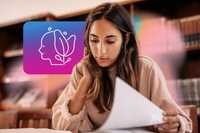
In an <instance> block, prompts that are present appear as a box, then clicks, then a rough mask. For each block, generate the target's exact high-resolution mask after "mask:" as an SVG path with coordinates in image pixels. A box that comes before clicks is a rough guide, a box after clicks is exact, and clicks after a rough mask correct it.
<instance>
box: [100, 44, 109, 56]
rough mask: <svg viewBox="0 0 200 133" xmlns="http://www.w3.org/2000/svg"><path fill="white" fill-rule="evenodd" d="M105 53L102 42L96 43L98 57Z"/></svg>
mask: <svg viewBox="0 0 200 133" xmlns="http://www.w3.org/2000/svg"><path fill="white" fill-rule="evenodd" d="M106 53H107V49H106V46H105V45H104V44H103V43H100V44H99V45H98V55H99V57H101V56H104V55H105V54H106Z"/></svg>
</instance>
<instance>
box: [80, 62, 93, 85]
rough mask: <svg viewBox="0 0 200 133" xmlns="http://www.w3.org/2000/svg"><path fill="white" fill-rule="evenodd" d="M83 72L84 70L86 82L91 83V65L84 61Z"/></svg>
mask: <svg viewBox="0 0 200 133" xmlns="http://www.w3.org/2000/svg"><path fill="white" fill-rule="evenodd" d="M82 72H83V77H82V78H84V80H85V82H86V83H89V84H91V82H92V75H91V72H89V65H88V64H86V63H84V65H83V66H82Z"/></svg>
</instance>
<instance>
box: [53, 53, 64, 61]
mask: <svg viewBox="0 0 200 133" xmlns="http://www.w3.org/2000/svg"><path fill="white" fill-rule="evenodd" d="M55 59H56V60H58V61H63V60H62V57H61V56H60V55H58V54H57V55H55Z"/></svg>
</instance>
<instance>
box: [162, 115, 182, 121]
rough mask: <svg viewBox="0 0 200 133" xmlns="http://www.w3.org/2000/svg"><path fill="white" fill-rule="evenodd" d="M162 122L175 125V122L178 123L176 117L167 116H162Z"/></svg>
mask: <svg viewBox="0 0 200 133" xmlns="http://www.w3.org/2000/svg"><path fill="white" fill-rule="evenodd" d="M163 120H164V122H165V123H175V122H179V117H178V115H168V116H164V117H163Z"/></svg>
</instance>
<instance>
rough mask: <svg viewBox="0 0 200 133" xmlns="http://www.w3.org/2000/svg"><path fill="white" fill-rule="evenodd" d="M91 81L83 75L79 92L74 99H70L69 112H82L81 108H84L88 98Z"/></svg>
mask: <svg viewBox="0 0 200 133" xmlns="http://www.w3.org/2000/svg"><path fill="white" fill-rule="evenodd" d="M90 84H91V81H89V80H88V79H87V78H85V77H82V78H81V80H80V82H79V84H78V88H77V92H76V93H75V95H74V96H73V97H72V99H71V100H70V101H69V105H68V106H69V107H68V108H69V112H70V113H72V114H77V113H79V112H80V110H81V109H82V108H83V106H84V104H85V101H86V98H87V92H88V88H89V87H90Z"/></svg>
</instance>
